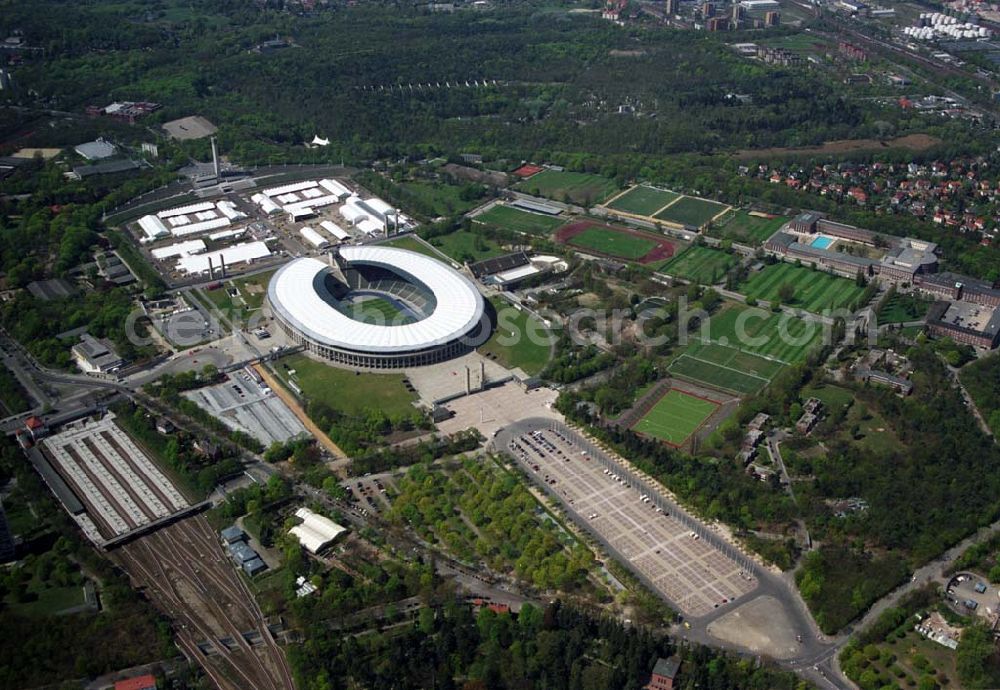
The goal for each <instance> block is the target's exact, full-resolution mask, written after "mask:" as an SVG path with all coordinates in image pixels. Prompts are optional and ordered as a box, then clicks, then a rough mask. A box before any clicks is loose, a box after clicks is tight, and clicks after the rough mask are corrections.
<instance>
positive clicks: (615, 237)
mask: <svg viewBox="0 0 1000 690" xmlns="http://www.w3.org/2000/svg"><path fill="white" fill-rule="evenodd" d="M570 243H571V244H573V245H575V246H577V247H585V248H587V249H595V250H597V251H599V252H600V253H602V254H609V255H611V256H620V257H621V258H623V259H629V260H631V261H635V260H636V259H641V258H642V257H644V256H645V255H646V254H648V253H649V252H650V251H651V250H652V249H653V247H655V246H656V242H653V241H652V240H647V239H646V238H645V237H639V236H637V235H629V234H627V233H624V232H607V231H606V230H603V229H601V228H599V227H589V228H587V229H586V230H584V231H583V232H581V233H580V234H579V235H577V236H575V237H574V238H573V239H572V240H571V242H570Z"/></svg>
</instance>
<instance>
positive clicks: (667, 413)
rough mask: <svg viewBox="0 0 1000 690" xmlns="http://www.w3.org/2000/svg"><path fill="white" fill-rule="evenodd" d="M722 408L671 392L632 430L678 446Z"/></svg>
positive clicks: (679, 392) (681, 393) (674, 391)
mask: <svg viewBox="0 0 1000 690" xmlns="http://www.w3.org/2000/svg"><path fill="white" fill-rule="evenodd" d="M718 407H719V404H718V403H715V402H712V401H711V400H705V399H704V398H697V397H695V396H693V395H689V394H687V393H683V392H681V391H678V390H669V391H667V394H666V395H664V396H663V397H662V398H660V399H659V401H657V403H656V405H654V406H653V408H652V409H651V410H650V411H649V412H647V413H646V415H645V416H644V417H643V418H642V419H640V420H639V421H638V422H637V423H636V424H635V426H634V427H632V428H633V429H635V430H636V431H639V432H641V433H644V434H649V435H650V436H654V437H656V438H658V439H661V440H663V441H666V442H667V443H669V444H671V445H674V446H679V445H681V444H682V443H684V441H686V440H687V439H688V437H689V436H691V434H693V433H694V432H695V431H696V430H697V429H698V427H700V426H701V425H702V424H704V423H705V420H706V419H708V418H709V417H711V416H712V413H713V412H715V410H716V409H718Z"/></svg>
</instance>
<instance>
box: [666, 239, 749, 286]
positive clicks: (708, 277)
mask: <svg viewBox="0 0 1000 690" xmlns="http://www.w3.org/2000/svg"><path fill="white" fill-rule="evenodd" d="M736 262H737V259H736V257H734V256H733V255H731V254H727V253H726V252H723V251H720V250H718V249H711V248H709V247H700V246H698V245H691V246H690V247H688V248H687V249H685V250H684V251H683V252H681V253H680V254H678V255H677V256H675V257H674V258H673V259H671V260H670V261H668V262H667V263H665V264H664V265H662V266H661V267H660V268H659V269H658V270H659V271H661V272H662V273H666V274H667V275H671V276H675V277H677V278H683V279H684V280H690V281H692V282H695V283H702V284H704V285H709V284H712V283H715V282H717V281H720V280H722V279H723V277H725V275H726V271H728V270H729V269H730V268H731V267H732V266H733V265H735V264H736Z"/></svg>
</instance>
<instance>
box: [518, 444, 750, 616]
mask: <svg viewBox="0 0 1000 690" xmlns="http://www.w3.org/2000/svg"><path fill="white" fill-rule="evenodd" d="M506 450H507V451H508V452H509V453H510V454H511V455H513V456H514V457H515V458H517V460H518V461H519V462H520V463H521V464H522V466H523V467H525V468H526V470H527V472H528V474H529V476H531V477H532V478H533V479H534V480H535V481H537V482H539V483H540V484H542V485H543V486H545V488H546V489H547V490H548V491H550V492H551V493H554V494H555V495H556V496H557V497H558V498H559V499H560V500H561V501H562V502H563V503H564V505H565V507H566V508H567V509H568V510H569V512H570V513H571V514H573V515H574V517H575V518H576V519H577V520H578V521H579V522H581V524H584V525H585V526H586V527H587V528H589V530H590V531H591V532H593V533H595V534H596V535H597V536H598V537H599V539H600V540H601V541H603V542H604V543H605V544H606V545H607V546H609V547H610V549H611V550H612V551H614V552H615V553H616V554H617V555H618V557H620V558H621V559H622V560H623V561H624V562H625V564H626V565H628V566H630V567H631V569H633V570H634V571H635V572H637V573H638V574H640V575H641V576H642V578H643V579H644V580H645V581H646V582H647V584H648V585H650V586H652V587H653V588H655V589H656V590H658V591H659V592H660V593H661V594H662V595H663V596H664V597H665V598H666V599H668V600H669V601H671V602H672V603H673V604H674V605H675V606H676V607H677V608H678V609H679V610H680V611H681V612H682V613H683V614H684V615H686V616H689V617H693V618H697V617H700V616H705V615H708V614H710V613H713V612H715V611H716V610H717V609H721V608H723V607H726V606H727V605H728V604H731V603H732V602H733V601H734V600H736V599H739V598H740V597H742V596H743V595H745V594H748V593H750V592H752V591H753V590H754V589H755V588H756V586H757V581H756V578H755V577H754V575H753V572H752V566H750V565H749V564H748V563H746V562H745V561H744V560H742V559H737V558H734V557H733V556H732V555H730V554H728V553H725V552H724V551H723V549H721V548H719V547H717V546H716V545H715V544H713V543H710V541H712V540H711V539H710V538H703V537H704V536H705V535H704V531H703V529H702V528H701V527H700V526H697V525H695V524H694V523H693V521H692V520H691V519H690V518H689V517H688V516H686V515H684V514H682V513H679V512H678V511H677V509H676V507H674V506H673V505H672V504H669V503H667V502H665V501H664V500H663V499H662V497H660V496H656V495H653V494H652V492H651V491H649V490H648V489H645V488H644V487H643V485H642V484H640V483H638V482H637V481H636V479H635V478H634V477H631V476H626V474H625V473H624V472H623V471H621V470H619V469H617V468H616V467H615V466H614V465H613V464H610V463H606V462H605V460H604V459H603V458H598V457H596V454H595V453H594V452H593V450H592V449H591V450H587V449H585V448H584V444H583V443H582V442H580V440H579V439H574V438H572V437H571V435H570V434H568V433H562V432H560V431H557V430H554V429H538V430H535V431H531V432H528V433H522V434H520V435H517V436H515V437H513V438H512V439H510V441H509V442H508V444H507V448H506ZM647 492H648V493H647Z"/></svg>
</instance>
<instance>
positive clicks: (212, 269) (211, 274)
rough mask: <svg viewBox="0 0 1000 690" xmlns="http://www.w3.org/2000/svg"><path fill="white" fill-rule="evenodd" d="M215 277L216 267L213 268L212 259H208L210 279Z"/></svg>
mask: <svg viewBox="0 0 1000 690" xmlns="http://www.w3.org/2000/svg"><path fill="white" fill-rule="evenodd" d="M214 277H215V267H214V266H212V257H208V279H209V280H211V279H212V278H214Z"/></svg>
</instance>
